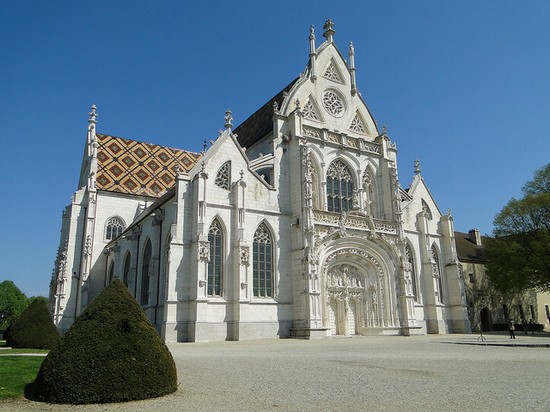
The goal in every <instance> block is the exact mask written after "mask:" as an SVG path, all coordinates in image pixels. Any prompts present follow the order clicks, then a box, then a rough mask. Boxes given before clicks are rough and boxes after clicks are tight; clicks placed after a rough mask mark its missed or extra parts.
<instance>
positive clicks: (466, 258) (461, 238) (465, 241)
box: [455, 232, 486, 264]
mask: <svg viewBox="0 0 550 412" xmlns="http://www.w3.org/2000/svg"><path fill="white" fill-rule="evenodd" d="M455 241H456V253H457V255H458V260H460V261H461V262H471V263H481V264H483V263H485V262H486V260H485V259H484V258H483V246H481V245H476V244H475V243H474V242H472V240H471V239H470V235H469V234H468V233H463V232H455Z"/></svg>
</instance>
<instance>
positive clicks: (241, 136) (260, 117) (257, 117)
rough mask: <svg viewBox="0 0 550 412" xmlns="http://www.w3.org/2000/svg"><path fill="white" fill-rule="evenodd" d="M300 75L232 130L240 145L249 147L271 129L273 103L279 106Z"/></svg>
mask: <svg viewBox="0 0 550 412" xmlns="http://www.w3.org/2000/svg"><path fill="white" fill-rule="evenodd" d="M299 78H300V77H297V78H296V79H294V80H293V81H292V82H290V84H289V85H288V86H286V87H285V88H284V89H283V90H281V91H280V92H279V93H277V94H276V95H275V96H274V97H273V98H271V99H270V100H269V101H268V102H267V103H266V104H264V105H263V106H262V107H260V108H259V109H258V110H257V111H256V112H255V113H254V114H253V115H252V116H250V117H249V118H248V119H246V120H245V121H244V122H242V123H241V124H240V125H239V126H238V127H237V128H236V129H235V130H234V131H233V132H234V133H235V134H236V135H237V141H238V142H239V144H240V145H241V146H242V147H251V146H253V145H254V143H256V142H257V141H258V140H260V139H261V138H262V137H264V136H265V135H266V134H268V133H269V132H271V131H272V130H273V104H274V103H275V102H277V105H278V106H279V107H281V105H282V103H283V100H284V97H285V94H286V93H288V91H289V90H290V89H291V88H292V86H294V84H295V83H296V82H297V81H298V79H299Z"/></svg>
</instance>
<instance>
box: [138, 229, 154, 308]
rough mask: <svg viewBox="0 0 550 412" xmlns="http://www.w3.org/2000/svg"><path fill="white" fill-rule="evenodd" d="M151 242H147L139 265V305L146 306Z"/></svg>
mask: <svg viewBox="0 0 550 412" xmlns="http://www.w3.org/2000/svg"><path fill="white" fill-rule="evenodd" d="M151 255H152V248H151V241H150V240H148V241H147V244H146V245H145V250H144V252H143V260H142V263H141V296H140V303H141V304H142V305H147V304H148V303H149V269H150V266H151Z"/></svg>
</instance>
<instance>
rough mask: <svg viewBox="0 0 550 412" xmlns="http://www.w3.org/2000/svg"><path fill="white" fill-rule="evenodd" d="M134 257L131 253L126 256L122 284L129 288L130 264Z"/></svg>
mask: <svg viewBox="0 0 550 412" xmlns="http://www.w3.org/2000/svg"><path fill="white" fill-rule="evenodd" d="M131 259H132V256H131V255H130V252H128V253H127V254H126V259H124V271H123V272H122V282H124V284H125V285H126V286H128V282H129V281H130V264H131V262H132V260H131Z"/></svg>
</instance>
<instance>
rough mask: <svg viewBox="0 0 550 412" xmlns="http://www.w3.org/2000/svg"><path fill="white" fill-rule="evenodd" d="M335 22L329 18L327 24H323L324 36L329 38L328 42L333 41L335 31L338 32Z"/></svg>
mask: <svg viewBox="0 0 550 412" xmlns="http://www.w3.org/2000/svg"><path fill="white" fill-rule="evenodd" d="M333 27H334V23H333V22H332V20H331V19H328V20H327V21H326V22H325V25H324V26H323V29H325V32H324V33H323V37H324V38H325V39H327V41H328V42H330V43H332V36H334V33H336V32H335V31H334V29H333Z"/></svg>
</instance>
